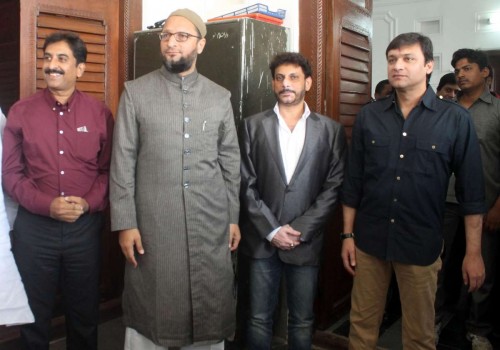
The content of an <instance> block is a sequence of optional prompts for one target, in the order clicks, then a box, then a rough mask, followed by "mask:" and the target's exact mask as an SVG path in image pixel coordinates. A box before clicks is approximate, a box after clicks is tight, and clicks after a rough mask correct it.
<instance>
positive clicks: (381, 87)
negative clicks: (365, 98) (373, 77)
mask: <svg viewBox="0 0 500 350" xmlns="http://www.w3.org/2000/svg"><path fill="white" fill-rule="evenodd" d="M388 84H389V79H384V80H381V81H379V82H378V84H377V86H375V93H376V94H381V93H382V90H384V88H385V86H386V85H388Z"/></svg>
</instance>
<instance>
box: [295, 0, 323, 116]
mask: <svg viewBox="0 0 500 350" xmlns="http://www.w3.org/2000/svg"><path fill="white" fill-rule="evenodd" d="M326 1H327V0H299V14H300V15H299V47H300V52H301V53H302V54H303V55H304V56H306V57H307V59H308V60H309V62H310V64H311V67H312V70H313V77H312V78H313V85H312V87H311V90H309V92H308V93H307V94H306V102H307V104H308V105H309V106H310V108H311V109H312V110H314V111H316V112H318V113H321V114H324V112H325V109H326V107H325V106H324V102H323V101H324V100H325V88H324V83H325V82H324V80H325V71H324V64H325V62H326V57H325V54H326V52H325V43H326V33H325V30H326V25H325V19H326V18H325V17H326V16H327V8H326V3H325V2H326ZM300 28H308V30H301V29H300Z"/></svg>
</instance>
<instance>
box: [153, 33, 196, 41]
mask: <svg viewBox="0 0 500 350" xmlns="http://www.w3.org/2000/svg"><path fill="white" fill-rule="evenodd" d="M172 35H173V36H174V38H175V41H178V42H180V43H183V42H185V41H187V40H188V39H189V38H190V37H193V38H198V39H201V37H200V36H196V35H193V34H189V33H184V32H177V33H169V32H164V33H160V34H158V37H159V38H160V40H162V41H163V40H165V41H169V40H170V38H171V37H172Z"/></svg>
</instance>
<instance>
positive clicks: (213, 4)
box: [142, 0, 299, 51]
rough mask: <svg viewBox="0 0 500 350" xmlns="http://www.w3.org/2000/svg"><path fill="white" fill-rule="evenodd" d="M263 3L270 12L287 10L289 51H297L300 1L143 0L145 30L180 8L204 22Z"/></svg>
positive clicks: (285, 24) (284, 23) (285, 21)
mask: <svg viewBox="0 0 500 350" xmlns="http://www.w3.org/2000/svg"><path fill="white" fill-rule="evenodd" d="M256 3H261V4H264V5H267V6H268V8H269V11H273V12H275V11H277V10H278V9H284V10H286V16H285V20H284V22H283V26H285V27H287V28H289V30H290V31H289V33H290V38H289V50H291V51H297V50H298V47H299V43H298V42H299V37H298V27H299V15H298V13H299V1H298V0H250V1H245V0H184V1H182V2H181V1H167V0H143V1H142V25H143V29H146V27H147V26H150V25H153V23H155V22H157V21H160V20H162V19H164V18H166V17H167V16H168V15H169V14H170V13H171V12H172V11H175V10H177V9H179V8H189V9H191V10H193V11H195V12H196V13H198V14H199V15H200V17H201V18H202V19H203V20H205V21H206V20H208V19H209V18H213V17H217V16H221V15H224V14H226V13H229V12H232V11H236V10H239V9H241V8H244V7H247V6H250V5H253V4H256Z"/></svg>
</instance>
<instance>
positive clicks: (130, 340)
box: [124, 327, 224, 350]
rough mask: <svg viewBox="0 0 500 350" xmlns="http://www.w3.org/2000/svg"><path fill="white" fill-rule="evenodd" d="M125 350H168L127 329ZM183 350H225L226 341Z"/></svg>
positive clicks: (187, 347) (131, 329) (188, 347)
mask: <svg viewBox="0 0 500 350" xmlns="http://www.w3.org/2000/svg"><path fill="white" fill-rule="evenodd" d="M124 350H168V348H167V347H164V346H160V345H156V344H155V343H153V342H152V341H151V340H149V339H148V338H146V337H145V336H143V335H142V334H140V333H138V332H137V331H136V330H135V329H133V328H130V327H127V328H126V329H125V346H124ZM181 350H224V341H221V342H220V343H217V344H212V345H201V346H195V345H188V346H183V347H182V348H181Z"/></svg>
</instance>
